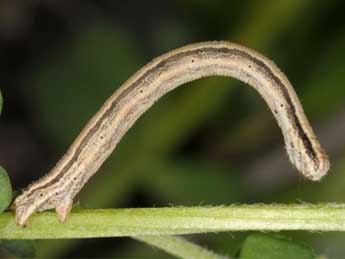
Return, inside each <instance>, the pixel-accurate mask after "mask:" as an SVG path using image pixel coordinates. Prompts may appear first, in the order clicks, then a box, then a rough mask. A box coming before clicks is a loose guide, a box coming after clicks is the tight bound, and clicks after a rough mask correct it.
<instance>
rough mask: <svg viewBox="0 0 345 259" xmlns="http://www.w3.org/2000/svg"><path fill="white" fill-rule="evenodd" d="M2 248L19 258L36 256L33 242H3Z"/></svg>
mask: <svg viewBox="0 0 345 259" xmlns="http://www.w3.org/2000/svg"><path fill="white" fill-rule="evenodd" d="M0 244H1V247H2V248H3V249H4V250H6V251H7V252H8V253H10V254H11V255H14V256H18V257H22V258H23V257H24V258H32V257H35V255H36V247H35V242H34V241H32V240H2V241H1V243H0Z"/></svg>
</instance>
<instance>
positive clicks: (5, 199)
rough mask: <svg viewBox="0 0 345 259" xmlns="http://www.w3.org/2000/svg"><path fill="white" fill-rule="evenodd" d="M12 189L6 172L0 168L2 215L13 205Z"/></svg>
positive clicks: (0, 208) (0, 209) (0, 205)
mask: <svg viewBox="0 0 345 259" xmlns="http://www.w3.org/2000/svg"><path fill="white" fill-rule="evenodd" d="M11 199H12V188H11V183H10V179H9V178H8V175H7V173H6V170H5V169H4V168H2V167H1V166H0V213H2V212H3V211H4V210H5V209H6V208H7V207H8V206H9V205H10V203H11Z"/></svg>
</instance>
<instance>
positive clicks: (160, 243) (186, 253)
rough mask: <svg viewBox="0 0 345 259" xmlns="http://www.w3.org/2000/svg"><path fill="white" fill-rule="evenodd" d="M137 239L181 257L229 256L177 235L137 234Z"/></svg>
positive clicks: (221, 258)
mask: <svg viewBox="0 0 345 259" xmlns="http://www.w3.org/2000/svg"><path fill="white" fill-rule="evenodd" d="M133 238H134V239H136V240H139V241H142V242H144V243H146V244H148V245H151V246H154V247H157V248H159V249H161V250H163V251H165V252H167V253H168V254H171V255H174V256H177V257H179V258H186V259H190V258H198V259H211V258H213V259H225V258H228V257H225V256H221V255H217V254H215V253H213V252H211V251H209V250H207V249H205V248H203V247H201V246H198V245H196V244H193V243H192V242H189V241H188V240H186V239H184V238H182V237H177V236H136V237H133Z"/></svg>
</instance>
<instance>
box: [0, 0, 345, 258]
mask: <svg viewBox="0 0 345 259" xmlns="http://www.w3.org/2000/svg"><path fill="white" fill-rule="evenodd" d="M344 11H345V2H344V1H340V0H339V1H336V0H334V1H312V0H265V1H254V0H235V1H229V0H214V1H206V0H176V1H158V0H150V1H133V0H130V1H111V0H102V1H90V0H88V1H67V0H61V1H27V2H24V1H19V0H8V1H6V0H5V1H1V2H0V89H1V91H2V94H3V98H4V107H3V111H2V116H1V121H0V147H1V148H0V164H1V165H2V166H4V167H5V168H6V169H7V171H8V173H9V175H10V178H11V181H12V185H13V186H14V187H15V189H17V190H20V188H22V187H25V186H26V185H27V184H29V183H30V182H31V181H32V180H33V179H37V178H38V177H39V176H41V175H44V174H45V173H47V172H48V171H49V169H50V168H52V167H53V166H54V164H55V163H56V162H57V160H58V159H59V158H60V157H61V156H62V154H63V153H64V152H65V151H66V150H67V148H68V146H69V145H70V144H71V143H72V141H73V139H74V138H75V137H76V136H77V135H78V133H79V132H80V130H81V129H82V127H83V126H84V125H85V123H86V122H87V121H88V119H89V118H90V117H91V116H92V115H93V114H94V113H95V112H96V111H97V110H98V108H99V107H100V106H101V104H102V103H103V102H104V101H105V99H106V98H107V97H108V96H110V95H111V94H112V93H113V91H115V90H116V89H117V87H119V86H120V85H121V83H122V82H124V81H125V80H126V79H127V78H128V77H129V76H130V75H132V74H133V73H134V72H135V71H136V70H137V69H139V68H140V67H141V66H143V65H145V64H146V63H147V62H148V61H150V60H151V59H152V58H154V57H156V56H158V55H160V54H162V53H164V52H167V51H169V50H172V49H174V48H177V47H180V46H183V45H185V44H188V43H193V42H198V41H205V40H228V41H233V42H237V43H240V44H243V45H245V46H248V47H250V48H253V49H256V50H258V51H259V52H262V53H263V54H265V55H266V56H268V57H270V58H271V59H273V60H274V61H275V62H276V63H277V64H278V66H279V67H280V68H281V69H282V70H283V71H284V72H285V73H286V74H287V76H288V77H289V79H290V81H291V82H292V84H293V85H294V87H295V89H296V92H297V94H298V95H299V97H300V98H301V102H302V104H303V106H304V108H305V111H306V114H307V116H308V118H309V119H310V121H311V123H312V125H313V127H314V129H315V131H316V134H317V136H318V137H319V138H320V141H321V143H322V145H323V146H324V147H325V148H326V150H327V151H328V153H329V155H330V158H331V161H332V169H331V171H330V173H329V175H328V176H327V177H326V178H325V179H324V180H322V181H321V182H320V183H311V182H308V181H306V180H305V179H303V178H302V177H301V176H300V175H298V173H297V171H296V170H295V169H294V168H293V167H292V165H290V163H289V161H288V158H287V156H286V154H285V150H284V146H283V138H282V136H281V133H280V130H279V128H278V126H277V124H276V123H275V121H274V119H273V116H272V115H271V114H270V112H269V110H268V108H267V107H266V106H265V104H264V102H263V100H262V99H261V98H260V97H259V95H258V94H257V93H256V92H255V91H254V90H253V89H252V88H250V87H248V86H245V85H244V84H243V83H240V82H238V81H236V80H234V79H229V78H206V79H202V80H199V81H196V82H193V83H190V84H186V85H184V86H183V87H180V88H178V89H177V90H175V91H173V92H172V93H170V94H169V95H167V96H165V97H164V98H162V99H161V100H160V101H159V102H158V103H157V104H156V105H155V106H154V107H153V108H151V109H150V110H149V112H147V113H146V114H144V115H143V116H142V117H141V118H140V119H139V121H138V122H137V123H136V124H135V126H134V127H133V128H132V129H131V130H130V131H129V133H128V134H127V135H126V136H125V137H124V139H123V140H122V141H121V143H120V144H119V146H118V147H117V148H116V151H115V152H114V153H113V154H112V155H111V157H110V158H109V159H108V160H107V161H106V163H105V164H104V165H103V167H102V168H101V170H100V171H99V173H97V174H96V175H95V176H94V177H93V178H92V179H91V181H90V182H89V183H88V184H87V185H86V187H85V188H84V189H83V190H82V192H81V194H80V195H79V196H78V198H77V200H78V204H79V205H78V206H80V207H82V208H108V207H153V206H155V207H158V206H172V205H173V206H178V205H186V206H193V205H223V204H233V203H263V202H265V203H271V202H275V203H278V202H282V203H304V202H306V203H309V202H315V203H316V202H345V188H344V187H345V177H344V173H345V156H344V155H345V137H344V133H345V100H344V99H345V62H344V60H345V19H344ZM249 234H251V233H222V234H207V235H196V236H191V237H189V238H190V239H192V240H194V241H195V242H197V243H199V244H201V245H203V246H206V247H208V248H210V249H212V250H214V251H217V252H219V253H223V254H228V255H236V253H237V252H238V249H239V248H240V247H241V244H242V242H243V240H244V239H245V238H246V237H247V236H248V235H249ZM281 234H283V235H285V236H287V237H291V238H292V239H294V240H296V241H297V242H300V243H303V244H305V245H307V246H310V247H312V248H313V249H314V250H315V252H316V253H317V254H322V255H326V256H329V257H330V258H343V257H344V255H345V246H344V245H343V243H344V238H345V234H343V233H306V232H298V231H297V232H283V233H281ZM35 246H36V248H37V256H38V257H40V258H66V257H74V258H85V257H87V258H119V257H121V258H133V257H136V258H138V257H140V258H170V257H169V256H166V255H165V254H164V253H163V252H160V251H158V250H157V249H152V248H150V247H148V246H146V245H144V244H141V243H138V242H137V241H134V240H131V239H129V238H107V239H84V240H55V241H52V240H40V241H36V242H35ZM1 253H2V252H0V256H5V255H4V254H1Z"/></svg>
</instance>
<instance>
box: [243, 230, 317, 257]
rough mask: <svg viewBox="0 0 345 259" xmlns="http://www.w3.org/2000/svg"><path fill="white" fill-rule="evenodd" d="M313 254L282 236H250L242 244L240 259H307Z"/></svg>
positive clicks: (308, 249)
mask: <svg viewBox="0 0 345 259" xmlns="http://www.w3.org/2000/svg"><path fill="white" fill-rule="evenodd" d="M315 257H316V256H315V253H314V252H313V251H312V250H311V249H310V248H308V247H306V246H304V245H301V244H298V243H295V242H293V241H291V240H288V239H287V238H286V237H282V236H276V235H275V236H270V235H265V234H252V235H250V236H248V237H247V238H246V240H245V241H244V243H243V246H242V249H241V252H240V258H243V259H244V258H245V259H259V258H260V259H271V258H272V259H273V258H280V259H285V258H286V259H288V258H294V259H309V258H315Z"/></svg>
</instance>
